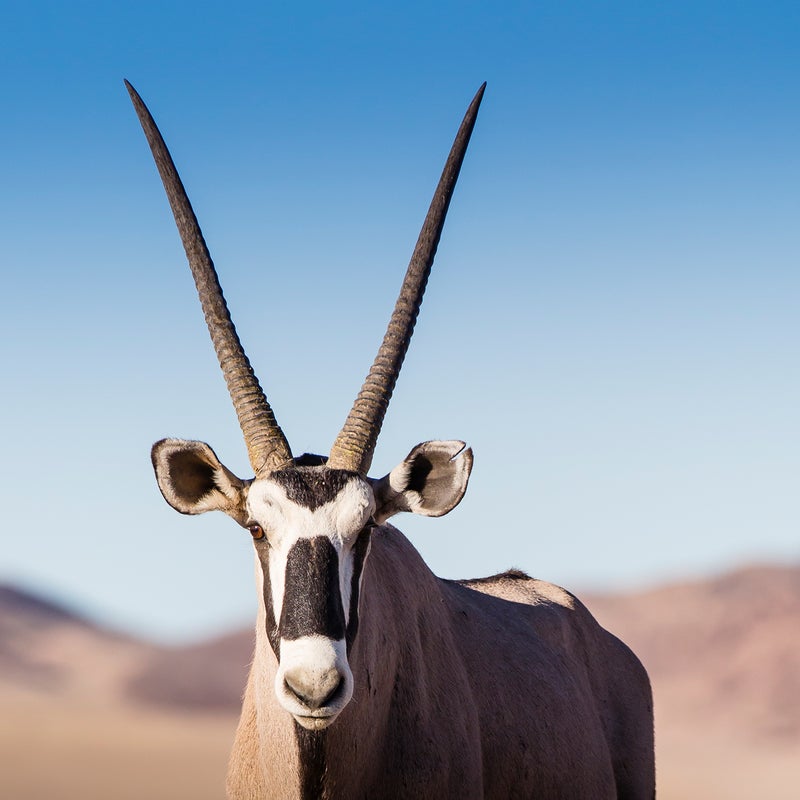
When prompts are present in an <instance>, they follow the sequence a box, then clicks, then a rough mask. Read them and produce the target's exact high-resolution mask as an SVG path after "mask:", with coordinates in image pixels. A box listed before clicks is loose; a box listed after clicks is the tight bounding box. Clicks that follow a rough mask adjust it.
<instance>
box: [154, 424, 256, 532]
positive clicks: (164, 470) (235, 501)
mask: <svg viewBox="0 0 800 800" xmlns="http://www.w3.org/2000/svg"><path fill="white" fill-rule="evenodd" d="M150 456H151V459H152V461H153V469H154V470H155V473H156V480H157V481H158V488H159V489H161V494H162V495H164V499H165V500H166V501H167V502H168V503H169V504H170V505H171V506H172V507H173V508H174V509H175V510H176V511H180V512H181V514H202V513H203V512H205V511H224V512H225V513H226V514H228V516H230V517H233V518H234V519H235V520H236V521H237V522H239V523H240V524H244V523H245V521H246V520H245V519H244V517H245V508H244V501H245V489H246V486H247V484H246V483H245V482H244V481H242V480H241V479H240V478H237V477H236V476H235V475H234V474H233V473H232V472H231V471H230V470H229V469H228V468H227V467H225V466H224V465H223V464H222V463H221V462H220V460H219V459H218V458H217V455H216V453H214V451H213V450H212V449H211V448H210V447H209V446H208V445H207V444H205V442H196V441H187V440H185V439H162V440H161V441H160V442H156V443H155V444H154V445H153V449H152V451H151V454H150Z"/></svg>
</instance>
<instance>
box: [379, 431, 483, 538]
mask: <svg viewBox="0 0 800 800" xmlns="http://www.w3.org/2000/svg"><path fill="white" fill-rule="evenodd" d="M471 470H472V449H471V448H469V447H467V446H466V445H465V443H464V442H461V441H458V440H450V441H431V442H423V443H422V444H418V445H417V446H416V447H415V448H414V449H413V450H412V451H411V452H410V453H409V454H408V456H406V458H405V459H404V460H403V462H402V463H401V464H399V465H398V466H396V467H395V468H394V469H393V470H392V471H391V472H390V473H389V474H388V475H386V476H385V477H383V478H381V479H380V480H378V481H376V482H375V483H374V484H373V489H374V492H375V501H376V505H377V509H376V514H375V520H376V522H378V523H380V522H383V521H385V520H387V519H388V518H389V517H391V516H393V515H394V514H397V513H399V512H400V511H413V512H414V513H415V514H423V515H424V516H426V517H441V516H442V515H444V514H447V512H448V511H452V510H453V509H454V508H455V507H456V506H457V505H458V504H459V502H461V498H462V497H463V496H464V493H465V492H466V491H467V483H468V481H469V475H470V471H471Z"/></svg>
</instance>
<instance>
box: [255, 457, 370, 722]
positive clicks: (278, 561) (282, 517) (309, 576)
mask: <svg viewBox="0 0 800 800" xmlns="http://www.w3.org/2000/svg"><path fill="white" fill-rule="evenodd" d="M246 508H247V517H248V519H247V521H246V524H247V527H248V528H249V530H250V533H251V534H252V535H253V543H254V545H255V549H256V556H257V564H256V574H257V579H258V584H259V590H260V591H259V604H260V606H261V608H262V613H263V624H264V625H265V628H266V634H267V636H268V638H269V642H270V645H271V646H272V649H273V651H274V652H275V655H276V657H277V658H278V661H279V667H278V671H277V674H276V677H275V693H276V695H277V698H278V701H279V702H280V704H281V705H282V706H283V708H285V709H286V710H287V711H288V712H289V713H291V714H292V715H293V716H294V718H295V719H296V720H297V722H298V723H300V724H301V725H303V726H304V727H307V728H314V729H319V728H322V727H325V726H326V725H328V724H329V723H330V722H332V721H333V719H334V718H335V717H336V715H337V714H338V713H339V712H340V711H341V710H342V709H343V708H344V707H345V705H346V704H347V703H348V701H349V700H350V698H351V696H352V694H353V676H352V673H351V671H350V666H349V664H348V660H347V656H348V651H349V649H350V646H351V645H352V642H353V640H354V638H355V635H356V631H357V630H358V600H359V594H360V592H359V589H360V582H361V576H362V571H363V568H364V563H365V561H366V557H367V554H368V552H369V545H370V535H371V530H372V527H373V525H374V522H373V515H374V513H375V498H374V496H373V492H372V488H371V487H370V485H369V484H368V483H367V481H365V480H364V479H363V478H361V477H360V476H359V475H357V474H355V473H352V472H347V471H345V470H335V469H328V468H326V467H324V466H320V467H298V468H295V469H288V470H281V471H278V472H274V473H272V474H271V475H269V476H268V477H265V478H262V479H259V480H255V481H253V483H252V484H251V485H250V487H249V490H248V492H247V500H246Z"/></svg>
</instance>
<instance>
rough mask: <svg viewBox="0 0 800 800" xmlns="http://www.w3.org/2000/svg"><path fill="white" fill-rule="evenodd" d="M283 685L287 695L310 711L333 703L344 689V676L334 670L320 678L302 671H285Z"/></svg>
mask: <svg viewBox="0 0 800 800" xmlns="http://www.w3.org/2000/svg"><path fill="white" fill-rule="evenodd" d="M283 683H284V686H285V688H286V690H287V692H288V693H289V694H292V695H294V696H295V697H296V698H297V699H298V700H299V701H300V702H301V703H302V704H303V705H304V706H305V707H306V708H309V709H312V710H316V709H318V708H320V707H321V706H325V705H329V704H330V703H332V702H334V701H335V700H336V699H337V698H338V697H340V696H341V695H342V694H343V692H344V689H345V679H344V676H343V675H341V674H340V673H339V671H338V670H336V669H334V670H331V671H330V672H328V673H326V674H325V675H322V676H320V675H314V674H313V673H311V674H309V673H307V672H305V671H303V670H291V671H287V672H286V674H284V676H283Z"/></svg>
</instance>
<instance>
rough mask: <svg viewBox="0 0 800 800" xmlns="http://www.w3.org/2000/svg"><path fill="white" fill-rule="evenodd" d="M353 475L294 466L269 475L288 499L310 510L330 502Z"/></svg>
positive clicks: (354, 475) (347, 472) (334, 470)
mask: <svg viewBox="0 0 800 800" xmlns="http://www.w3.org/2000/svg"><path fill="white" fill-rule="evenodd" d="M355 477H357V474H356V473H355V472H349V471H347V470H343V469H327V468H319V467H296V468H294V469H286V470H280V471H279V472H273V473H272V474H271V475H270V478H271V479H272V480H274V481H275V483H277V484H278V485H279V486H280V487H281V488H282V489H283V491H284V492H286V496H287V497H288V498H289V500H291V501H292V502H293V503H297V505H299V506H303V507H304V508H308V509H310V510H311V511H315V510H316V509H318V508H319V507H320V506H324V505H325V503H330V501H331V500H333V499H334V498H335V497H336V495H337V494H339V492H341V491H342V489H344V487H345V486H347V484H348V483H349V482H350V481H351V480H352V479H353V478H355Z"/></svg>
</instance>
